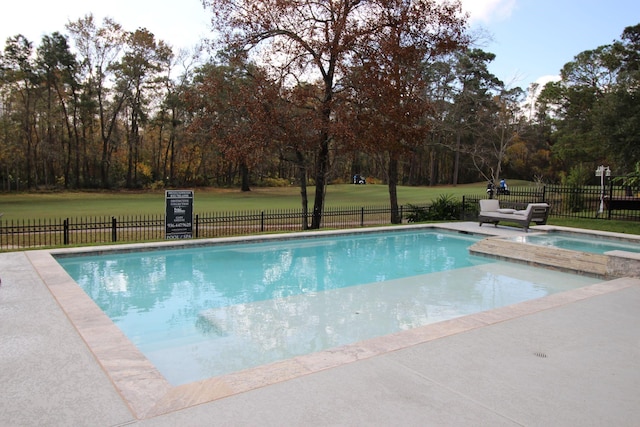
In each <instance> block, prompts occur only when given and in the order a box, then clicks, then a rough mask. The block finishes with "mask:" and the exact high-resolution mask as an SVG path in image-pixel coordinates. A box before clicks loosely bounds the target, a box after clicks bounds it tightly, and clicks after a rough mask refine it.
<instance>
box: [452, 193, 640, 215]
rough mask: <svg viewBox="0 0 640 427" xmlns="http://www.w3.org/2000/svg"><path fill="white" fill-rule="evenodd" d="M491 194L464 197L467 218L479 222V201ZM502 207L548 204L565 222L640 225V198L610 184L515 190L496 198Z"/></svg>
mask: <svg viewBox="0 0 640 427" xmlns="http://www.w3.org/2000/svg"><path fill="white" fill-rule="evenodd" d="M488 197H489V195H488V194H480V195H470V196H464V197H463V201H462V205H463V208H462V210H463V212H464V213H463V218H465V219H470V218H475V216H476V215H477V213H478V201H479V200H480V199H486V198H488ZM493 197H494V198H497V199H499V200H500V203H501V205H503V206H504V207H511V208H523V207H525V206H526V205H527V203H534V202H535V203H548V204H549V205H550V206H551V212H550V215H551V216H552V217H561V218H587V219H616V220H626V221H640V197H639V195H638V193H637V192H634V191H632V190H630V189H629V188H627V187H623V186H615V185H612V184H609V185H608V186H606V187H605V188H601V187H598V186H582V187H576V186H563V185H545V186H539V187H522V188H520V187H515V188H511V189H510V191H509V194H497V193H496V194H493Z"/></svg>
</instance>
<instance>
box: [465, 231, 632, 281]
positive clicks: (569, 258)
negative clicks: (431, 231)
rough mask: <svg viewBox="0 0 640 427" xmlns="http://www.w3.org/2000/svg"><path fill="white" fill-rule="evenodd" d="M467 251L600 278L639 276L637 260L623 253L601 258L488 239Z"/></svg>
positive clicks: (499, 239) (600, 256) (599, 256)
mask: <svg viewBox="0 0 640 427" xmlns="http://www.w3.org/2000/svg"><path fill="white" fill-rule="evenodd" d="M469 252H470V253H471V254H472V255H481V256H488V257H492V258H498V259H504V260H509V261H517V262H522V263H526V264H529V265H535V266H541V267H546V268H553V269H557V270H561V271H569V272H573V273H577V274H583V275H590V276H596V277H600V278H603V279H608V278H616V277H640V257H635V256H631V255H633V254H631V253H629V252H623V251H612V252H607V253H605V254H604V255H601V254H594V253H588V252H579V251H572V250H568V249H560V248H554V247H550V246H541V245H535V244H531V243H522V242H514V241H510V240H506V239H503V238H500V237H490V238H487V239H484V240H481V241H479V242H477V243H475V244H473V245H472V246H471V247H469Z"/></svg>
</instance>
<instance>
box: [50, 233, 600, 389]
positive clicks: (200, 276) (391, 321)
mask: <svg viewBox="0 0 640 427" xmlns="http://www.w3.org/2000/svg"><path fill="white" fill-rule="evenodd" d="M475 241H477V238H475V237H473V236H469V235H463V234H458V233H448V232H440V231H434V230H428V231H396V232H384V233H358V234H349V235H338V236H332V237H313V238H306V239H287V240H269V241H263V242H260V243H235V244H222V245H216V246H206V247H191V248H182V249H173V250H164V249H158V250H153V251H144V252H128V253H114V254H108V255H99V256H78V257H64V258H59V259H58V262H59V263H60V264H61V265H62V266H63V268H64V269H65V270H66V271H67V272H68V273H69V274H70V275H71V277H72V278H73V279H74V280H75V281H76V282H77V283H78V284H79V285H80V286H81V287H82V289H84V291H85V292H86V293H87V294H88V295H89V296H90V297H91V298H92V299H93V300H94V301H95V302H96V304H97V305H98V306H99V307H100V308H101V309H102V310H103V311H104V312H105V313H106V314H107V315H108V316H109V317H110V318H111V319H112V320H113V321H114V323H115V324H116V325H117V326H118V327H119V328H120V329H121V330H122V331H123V332H124V333H125V334H126V335H127V337H128V338H129V339H130V340H131V341H132V342H133V343H134V344H135V345H136V346H137V347H138V348H139V349H140V351H142V353H143V354H144V355H145V356H146V357H147V358H148V359H149V360H150V361H151V362H152V363H153V364H154V365H155V366H156V368H157V369H158V370H159V371H160V372H161V373H162V374H163V375H164V376H165V378H167V380H168V381H169V382H170V383H172V384H173V385H179V384H185V383H189V382H192V381H196V380H201V379H205V378H209V377H213V376H217V375H222V374H225V373H230V372H235V371H238V370H242V369H246V368H249V367H253V366H259V365H263V364H266V363H270V362H274V361H278V360H283V359H288V358H291V357H294V356H297V355H302V354H308V353H312V352H317V351H321V350H324V349H328V348H333V347H337V346H340V345H345V344H350V343H353V342H357V341H361V340H365V339H369V338H374V337H378V336H383V335H387V334H391V333H395V332H399V331H402V330H407V329H411V328H415V327H418V326H422V325H425V324H429V323H433V322H438V321H442V320H446V319H451V318H454V317H458V316H463V315H467V314H472V313H477V312H479V311H484V310H490V309H492V308H496V307H501V306H504V305H509V304H513V303H517V302H521V301H525V300H529V299H533V298H538V297H542V296H545V295H549V294H551V293H555V292H560V291H564V290H569V289H574V288H576V287H580V286H585V285H588V284H590V283H595V282H596V280H595V279H588V278H585V277H577V276H572V275H569V274H565V273H558V272H552V271H547V270H543V269H534V268H530V267H527V266H523V265H514V264H510V263H506V262H499V261H494V260H489V259H484V258H480V257H473V256H471V255H469V253H468V249H467V248H468V247H469V246H470V245H471V244H473V243H474V242H475Z"/></svg>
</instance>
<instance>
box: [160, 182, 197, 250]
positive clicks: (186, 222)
mask: <svg viewBox="0 0 640 427" xmlns="http://www.w3.org/2000/svg"><path fill="white" fill-rule="evenodd" d="M165 202H166V203H165V204H166V211H165V216H164V224H165V227H164V228H165V236H166V238H167V239H190V238H192V237H193V190H166V191H165Z"/></svg>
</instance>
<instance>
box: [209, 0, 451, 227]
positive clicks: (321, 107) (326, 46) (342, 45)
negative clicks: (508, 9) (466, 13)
mask: <svg viewBox="0 0 640 427" xmlns="http://www.w3.org/2000/svg"><path fill="white" fill-rule="evenodd" d="M203 3H204V4H205V5H207V6H209V7H210V8H211V9H212V11H213V19H212V23H213V26H214V30H216V31H218V32H220V33H221V34H222V35H223V40H224V42H225V43H228V44H229V45H230V46H232V47H233V48H235V49H238V50H242V51H245V50H251V49H255V48H261V49H262V52H263V53H264V55H262V57H261V59H262V60H263V61H265V63H267V64H268V65H270V66H271V67H272V68H273V69H274V70H276V72H277V75H279V76H282V78H283V79H290V80H291V81H293V82H299V81H300V80H304V79H308V78H318V79H319V81H320V84H321V86H322V95H321V97H320V100H319V102H318V104H317V110H316V113H317V114H318V117H319V118H320V120H319V123H320V125H319V128H318V142H317V147H316V153H315V156H316V169H315V174H314V176H315V185H316V190H315V198H314V206H313V213H312V223H311V228H319V227H320V223H321V218H322V211H323V206H324V195H325V186H326V184H327V176H328V172H329V167H330V159H331V151H332V150H334V149H336V147H334V144H335V143H336V140H335V139H334V135H333V128H332V125H333V123H332V121H333V119H334V113H335V104H334V101H335V99H334V98H335V94H336V92H337V91H338V90H339V82H340V79H341V78H343V77H344V75H345V73H346V72H347V70H348V68H349V67H351V66H352V65H353V64H354V60H355V58H356V57H357V55H359V54H360V53H361V52H363V51H364V50H363V47H366V46H367V44H368V43H369V41H370V40H371V37H372V36H373V35H375V34H378V33H379V32H380V31H381V29H382V28H383V26H384V25H385V24H382V23H381V22H380V19H379V18H380V16H381V15H384V11H385V9H390V10H391V9H393V8H394V7H395V6H398V5H400V4H401V2H399V3H397V4H395V3H394V4H392V5H391V6H390V5H389V3H388V2H380V1H362V0H338V1H313V0H286V1H282V0H268V1H261V2H255V1H250V0H246V1H232V0H204V1H203ZM412 3H413V2H412ZM415 3H416V5H415V7H414V9H413V10H414V11H417V10H420V9H421V8H423V9H426V10H433V9H437V8H438V7H442V8H443V9H447V10H449V11H450V12H452V13H451V14H450V16H453V12H454V11H457V10H459V4H458V3H453V4H448V3H446V4H445V5H444V6H436V2H435V1H429V0H424V1H417V2H415ZM436 34H437V33H436ZM309 105H312V103H309Z"/></svg>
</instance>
